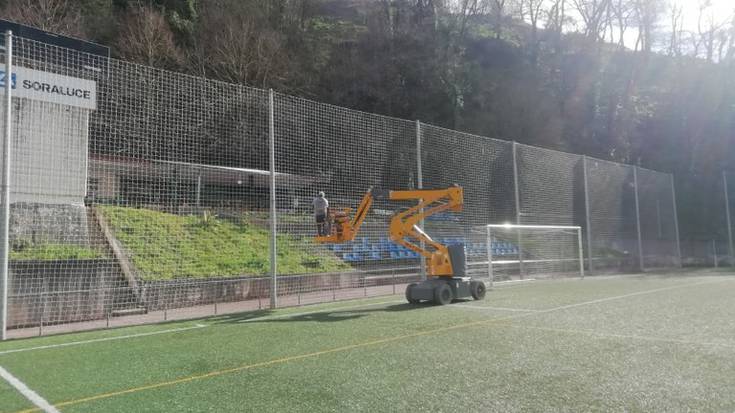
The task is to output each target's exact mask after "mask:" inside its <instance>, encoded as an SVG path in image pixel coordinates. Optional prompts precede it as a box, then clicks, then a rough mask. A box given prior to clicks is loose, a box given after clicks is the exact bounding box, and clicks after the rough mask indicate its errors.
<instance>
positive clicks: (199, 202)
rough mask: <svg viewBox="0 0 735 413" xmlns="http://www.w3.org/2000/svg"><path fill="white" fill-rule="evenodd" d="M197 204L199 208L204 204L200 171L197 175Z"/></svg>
mask: <svg viewBox="0 0 735 413" xmlns="http://www.w3.org/2000/svg"><path fill="white" fill-rule="evenodd" d="M196 205H197V208H199V207H201V206H202V174H201V173H199V176H197V199H196Z"/></svg>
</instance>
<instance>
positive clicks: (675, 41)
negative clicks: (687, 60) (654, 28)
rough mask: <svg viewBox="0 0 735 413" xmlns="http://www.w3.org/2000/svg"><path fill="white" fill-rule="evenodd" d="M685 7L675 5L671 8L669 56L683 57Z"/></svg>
mask: <svg viewBox="0 0 735 413" xmlns="http://www.w3.org/2000/svg"><path fill="white" fill-rule="evenodd" d="M683 12H684V10H683V7H681V6H678V5H677V4H673V5H672V6H671V14H670V15H669V16H670V17H669V18H670V24H671V35H670V37H669V56H677V57H679V56H681V53H682V50H681V41H682V34H683V32H684V16H683Z"/></svg>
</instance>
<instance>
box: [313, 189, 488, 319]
mask: <svg viewBox="0 0 735 413" xmlns="http://www.w3.org/2000/svg"><path fill="white" fill-rule="evenodd" d="M375 199H389V200H392V201H410V200H414V201H418V203H417V204H416V205H415V206H413V207H411V208H409V209H407V210H405V211H403V212H399V213H397V214H394V215H393V217H392V218H391V221H390V230H389V232H390V239H391V240H392V241H393V242H394V243H396V244H400V245H403V246H404V247H406V248H408V249H410V250H412V251H414V252H416V253H418V254H420V255H421V256H423V257H425V258H426V272H427V274H428V275H429V278H428V279H427V280H425V281H422V282H420V283H413V284H409V285H408V287H407V288H406V299H407V300H408V301H409V302H410V303H418V302H420V301H431V302H435V303H438V304H449V303H450V302H452V300H454V299H458V298H466V297H470V296H472V297H473V298H474V299H476V300H480V299H482V298H484V297H485V284H484V283H483V282H481V281H473V280H472V279H471V278H470V277H468V276H466V274H467V267H466V262H467V260H466V256H465V249H464V245H461V244H460V245H450V246H446V245H444V244H441V243H439V242H437V241H435V240H433V239H432V238H431V237H430V236H429V235H427V234H426V233H425V232H424V231H422V230H421V228H419V225H418V224H419V222H421V220H423V219H425V218H427V217H429V216H431V215H434V214H438V213H440V212H444V211H457V212H458V211H462V205H463V204H464V198H463V190H462V188H461V187H459V186H452V187H449V188H446V189H416V190H408V191H381V190H374V189H372V188H371V189H368V191H367V192H366V193H365V195H364V196H363V198H362V201H360V205H359V206H358V207H357V210H356V211H355V214H354V215H353V216H352V217H350V212H351V210H350V209H349V208H345V209H339V210H335V211H330V214H329V217H328V220H329V223H330V227H331V230H330V234H329V235H327V236H321V237H316V241H317V242H320V243H329V244H341V243H344V242H349V241H352V240H354V239H355V236H356V235H357V233H358V231H359V230H360V226H361V225H362V223H363V222H364V221H365V218H366V217H367V214H368V211H369V210H370V207H372V205H373V201H374V200H375ZM422 242H423V244H424V247H422V245H421V243H422Z"/></svg>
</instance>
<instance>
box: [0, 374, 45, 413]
mask: <svg viewBox="0 0 735 413" xmlns="http://www.w3.org/2000/svg"><path fill="white" fill-rule="evenodd" d="M0 377H2V378H4V379H5V381H7V382H8V383H9V384H10V385H11V386H13V387H15V390H18V392H20V394H22V395H23V396H24V397H25V398H26V399H28V400H29V401H30V402H31V403H33V404H34V405H36V407H38V408H39V409H41V410H43V411H44V412H46V413H59V411H58V410H56V408H55V407H54V406H52V405H51V404H50V403H49V402H47V401H46V399H44V398H43V397H41V396H39V395H38V393H36V392H34V391H33V390H31V389H30V388H28V386H26V385H25V383H23V382H22V381H20V380H18V379H17V378H16V377H15V376H13V375H12V374H10V372H9V371H7V370H5V369H4V368H3V367H2V366H0Z"/></svg>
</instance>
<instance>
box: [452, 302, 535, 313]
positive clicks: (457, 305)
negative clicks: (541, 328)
mask: <svg viewBox="0 0 735 413" xmlns="http://www.w3.org/2000/svg"><path fill="white" fill-rule="evenodd" d="M451 306H452V307H462V308H470V309H473V310H491V311H492V310H495V311H518V312H522V313H538V312H540V311H541V310H529V309H525V308H508V307H483V306H479V305H469V304H452V305H451Z"/></svg>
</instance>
